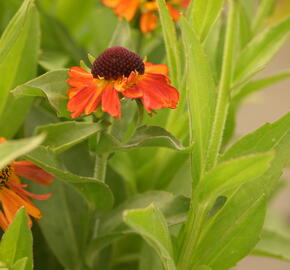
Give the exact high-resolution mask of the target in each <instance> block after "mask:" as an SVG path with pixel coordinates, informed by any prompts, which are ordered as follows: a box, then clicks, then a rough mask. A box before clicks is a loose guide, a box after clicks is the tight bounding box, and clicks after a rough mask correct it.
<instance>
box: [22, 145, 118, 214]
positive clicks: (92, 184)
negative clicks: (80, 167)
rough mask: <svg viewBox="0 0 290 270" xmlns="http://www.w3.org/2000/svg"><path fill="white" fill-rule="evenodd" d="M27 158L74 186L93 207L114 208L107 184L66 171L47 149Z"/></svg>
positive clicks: (41, 148)
mask: <svg viewBox="0 0 290 270" xmlns="http://www.w3.org/2000/svg"><path fill="white" fill-rule="evenodd" d="M26 158H27V159H28V160H31V161H32V162H34V163H35V164H37V165H39V166H41V167H42V168H43V169H45V170H46V171H48V172H50V173H51V174H53V175H54V176H56V177H58V178H60V179H62V180H64V181H66V182H68V183H69V184H71V185H72V186H74V187H75V188H76V189H77V190H78V191H79V192H80V193H81V194H82V195H83V196H84V198H85V199H86V200H87V202H88V204H89V205H90V206H91V207H93V208H96V209H99V210H108V209H110V208H111V207H112V205H113V195H112V193H111V191H110V189H109V187H108V186H107V185H106V184H104V183H102V182H101V181H99V180H97V179H95V178H90V177H83V176H79V175H75V174H72V173H70V172H68V171H66V170H64V169H63V168H61V167H60V166H59V164H58V162H57V160H56V156H55V155H54V153H53V152H51V151H49V150H48V149H46V148H45V147H38V148H37V149H35V150H34V151H32V152H31V153H29V154H27V155H26Z"/></svg>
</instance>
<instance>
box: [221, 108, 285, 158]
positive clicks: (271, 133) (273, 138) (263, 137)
mask: <svg viewBox="0 0 290 270" xmlns="http://www.w3.org/2000/svg"><path fill="white" fill-rule="evenodd" d="M289 130H290V113H288V114H286V115H285V116H283V117H282V118H281V119H279V120H278V121H276V122H274V123H272V124H269V123H267V124H265V125H263V126H262V127H260V128H259V129H257V130H256V131H254V132H252V133H250V134H248V135H246V136H244V137H242V138H241V139H240V140H238V141H237V142H236V143H235V144H234V145H233V146H232V147H230V148H229V149H228V150H227V151H226V152H225V153H224V154H223V156H222V157H221V160H229V159H232V158H237V157H241V156H245V155H249V154H255V153H262V152H267V151H271V150H272V149H274V148H275V146H276V145H277V144H278V143H279V141H280V140H281V139H282V138H283V136H285V135H286V134H287V132H288V131H289Z"/></svg>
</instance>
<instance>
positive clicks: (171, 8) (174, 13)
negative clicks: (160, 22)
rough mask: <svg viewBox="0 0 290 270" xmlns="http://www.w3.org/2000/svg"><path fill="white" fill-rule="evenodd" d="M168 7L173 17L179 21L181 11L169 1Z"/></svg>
mask: <svg viewBox="0 0 290 270" xmlns="http://www.w3.org/2000/svg"><path fill="white" fill-rule="evenodd" d="M167 8H168V10H169V13H170V15H171V17H172V19H173V20H174V21H176V22H177V21H178V20H179V17H180V12H179V11H178V10H177V9H175V8H174V7H173V6H172V5H171V4H170V3H167Z"/></svg>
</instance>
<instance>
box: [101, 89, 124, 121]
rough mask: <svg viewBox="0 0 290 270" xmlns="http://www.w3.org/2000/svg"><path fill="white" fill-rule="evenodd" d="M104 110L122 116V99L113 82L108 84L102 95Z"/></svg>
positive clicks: (115, 115)
mask: <svg viewBox="0 0 290 270" xmlns="http://www.w3.org/2000/svg"><path fill="white" fill-rule="evenodd" d="M102 110H103V111H104V112H107V113H109V114H110V115H112V116H114V117H118V119H120V118H121V109H120V100H119V94H118V92H117V90H116V89H115V88H114V87H113V85H112V84H108V85H107V86H106V87H105V88H104V91H103V95H102Z"/></svg>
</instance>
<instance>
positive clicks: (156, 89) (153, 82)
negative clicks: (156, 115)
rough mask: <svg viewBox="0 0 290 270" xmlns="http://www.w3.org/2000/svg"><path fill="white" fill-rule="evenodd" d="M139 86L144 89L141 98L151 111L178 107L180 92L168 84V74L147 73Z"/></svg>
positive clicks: (146, 107)
mask: <svg viewBox="0 0 290 270" xmlns="http://www.w3.org/2000/svg"><path fill="white" fill-rule="evenodd" d="M137 87H138V88H139V89H140V90H142V91H143V97H142V99H141V100H142V102H143V104H144V107H145V109H146V110H147V111H148V112H149V113H150V112H151V110H155V109H161V108H172V109H175V108H176V106H177V103H178V100H179V93H178V91H177V90H176V89H175V88H174V87H172V86H170V85H169V84H168V79H167V77H166V76H164V75H162V74H153V73H146V74H145V76H144V79H143V80H140V81H139V82H138V83H137Z"/></svg>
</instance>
